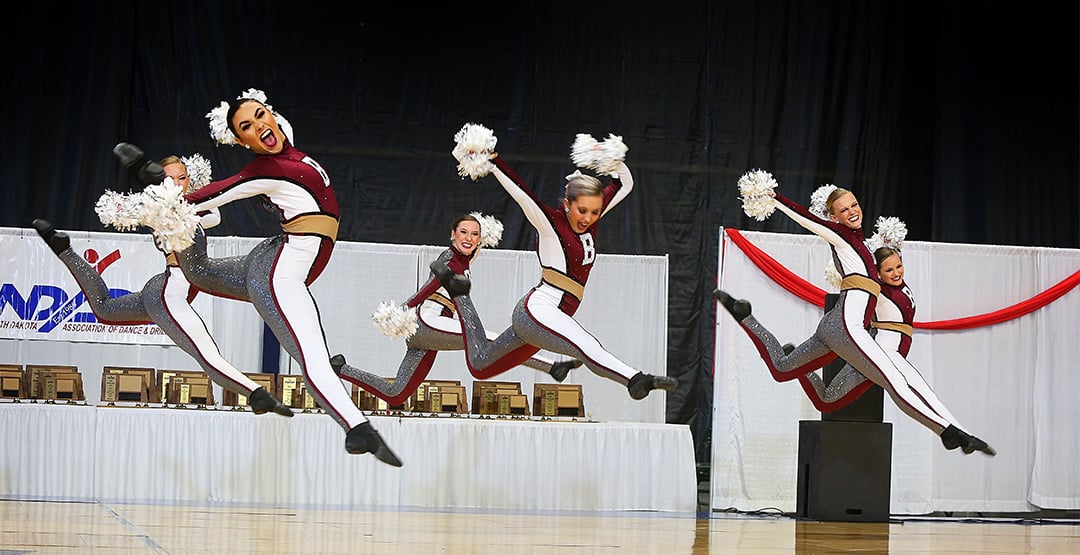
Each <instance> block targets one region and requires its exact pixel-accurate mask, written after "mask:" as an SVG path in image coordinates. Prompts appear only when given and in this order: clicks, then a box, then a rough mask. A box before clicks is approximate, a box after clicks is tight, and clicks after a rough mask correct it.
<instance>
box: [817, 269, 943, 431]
mask: <svg viewBox="0 0 1080 555" xmlns="http://www.w3.org/2000/svg"><path fill="white" fill-rule="evenodd" d="M914 322H915V297H914V296H913V295H912V294H911V289H909V288H908V286H907V284H906V283H901V284H900V285H899V286H897V285H889V284H882V285H881V293H880V294H879V295H878V298H877V307H876V308H875V309H874V321H873V322H871V323H870V326H871V328H872V334H873V335H874V339H875V340H876V341H877V343H878V345H881V347H882V348H883V349H885V352H886V353H888V354H889V356H890V358H892V359H894V362H895V363H896V367H897V370H898V371H899V372H900V375H901V376H903V378H904V379H903V381H902V382H898V383H896V384H895V387H896V388H897V390H898V391H902V389H903V388H907V389H908V390H910V391H911V392H912V394H914V395H916V396H918V397H921V398H922V399H923V400H924V401H925V402H926V405H927V406H928V407H930V408H931V409H932V410H933V411H934V412H936V413H937V414H938V415H939V416H940V417H941V418H943V419H945V420H947V421H948V422H950V423H952V424H955V425H957V426H960V423H959V421H958V420H957V419H956V417H954V416H953V415H952V413H951V412H949V409H948V408H946V407H945V404H944V403H942V402H941V399H939V398H938V396H937V394H936V393H934V390H933V389H932V388H931V387H930V384H928V383H926V378H924V377H923V376H922V373H920V372H919V371H918V369H916V368H915V367H913V366H911V365H910V364H907V363H906V359H907V355H908V352H909V351H910V350H911V338H912V333H913V332H914V328H913V325H914ZM896 355H898V356H896ZM900 360H903V361H904V363H900V362H899V361H900ZM799 379H800V381H802V380H808V381H809V384H808V385H810V389H807V388H806V386H805V385H804V387H803V389H804V390H805V391H806V393H807V396H809V397H810V401H811V402H812V403H813V404H814V406H815V407H817V408H818V410H821V411H822V412H827V411H832V410H836V409H838V408H840V407H843V406H844V405H847V404H849V403H851V402H852V401H854V400H855V399H857V398H858V397H859V395H861V394H862V393H863V392H865V391H866V389H867V388H869V386H870V384H871V383H872V382H870V381H869V380H868V379H867V377H866V376H864V375H863V374H861V373H860V372H859V371H858V369H856V368H855V367H853V366H851V365H850V364H845V365H844V367H843V368H841V369H840V371H838V372H837V373H836V376H834V377H833V380H832V381H830V382H829V384H828V386H824V385H823V383H822V381H821V378H820V377H819V376H818V375H817V374H807V375H806V376H805V377H800V378H799Z"/></svg>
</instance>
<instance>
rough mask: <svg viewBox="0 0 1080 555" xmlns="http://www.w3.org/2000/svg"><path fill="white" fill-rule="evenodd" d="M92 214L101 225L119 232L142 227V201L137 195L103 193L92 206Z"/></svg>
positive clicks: (113, 192)
mask: <svg viewBox="0 0 1080 555" xmlns="http://www.w3.org/2000/svg"><path fill="white" fill-rule="evenodd" d="M94 212H97V215H98V219H100V220H101V223H102V224H103V225H105V226H108V227H112V228H115V229H118V230H120V231H132V230H134V229H135V228H137V227H139V226H140V225H142V199H141V197H140V196H138V195H131V194H125V193H117V192H115V191H105V193H104V194H102V195H101V197H99V198H98V200H97V203H96V204H95V205H94Z"/></svg>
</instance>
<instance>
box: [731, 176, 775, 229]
mask: <svg viewBox="0 0 1080 555" xmlns="http://www.w3.org/2000/svg"><path fill="white" fill-rule="evenodd" d="M776 185H777V183H776V179H774V178H773V175H772V174H771V173H769V172H767V171H765V170H751V171H748V172H746V173H745V174H743V176H742V177H740V178H739V198H740V199H741V200H742V203H743V212H745V213H746V215H747V216H750V217H751V218H754V219H756V220H757V221H759V222H760V221H763V220H765V218H768V217H769V216H771V215H772V213H773V211H774V210H776V192H775V191H773V189H775V188H776Z"/></svg>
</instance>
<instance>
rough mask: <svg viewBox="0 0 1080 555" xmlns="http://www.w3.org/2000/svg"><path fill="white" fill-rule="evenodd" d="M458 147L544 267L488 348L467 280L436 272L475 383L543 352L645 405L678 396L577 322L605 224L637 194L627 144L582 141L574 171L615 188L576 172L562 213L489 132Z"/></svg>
mask: <svg viewBox="0 0 1080 555" xmlns="http://www.w3.org/2000/svg"><path fill="white" fill-rule="evenodd" d="M455 140H456V143H457V146H456V147H455V149H454V156H455V157H456V158H457V159H458V161H459V173H460V174H461V175H462V176H466V175H468V176H470V177H472V178H473V179H477V178H479V177H482V176H484V175H487V174H488V173H492V174H494V175H495V177H496V179H497V180H498V181H499V184H500V185H502V187H503V188H504V189H505V190H506V192H507V193H508V194H509V195H510V197H511V198H513V199H514V200H515V201H516V202H517V203H518V206H520V207H521V209H522V211H523V212H524V213H525V217H526V218H527V219H528V220H529V223H531V224H532V226H533V228H535V229H536V233H537V248H536V253H537V256H538V258H539V261H540V267H541V272H540V273H541V278H540V283H538V284H537V285H536V286H535V287H533V288H532V289H531V290H530V291H529V292H528V293H527V294H526V295H525V296H524V297H522V299H521V300H520V301H519V302H518V304H517V306H516V307H515V308H514V312H513V316H512V324H511V326H510V328H508V329H506V330H505V331H503V332H502V334H500V335H499V336H498V337H497V338H496V339H495V340H493V341H489V340H488V338H487V336H486V335H485V333H484V328H483V325H482V323H481V321H480V317H479V314H477V312H476V308H475V307H474V306H473V304H472V300H471V299H470V298H469V295H468V292H469V282H468V279H467V278H466V277H465V276H460V275H458V274H455V273H454V271H453V270H452V269H451V268H449V267H448V266H447V265H446V264H440V263H438V261H436V263H435V264H432V270H433V271H434V273H435V275H436V277H438V278H439V280H440V281H441V282H442V284H443V286H444V287H445V288H446V290H447V291H448V293H449V294H450V295H451V297H452V298H453V300H454V304H455V305H456V306H457V309H458V313H459V314H460V315H461V322H462V327H463V331H464V333H465V341H466V343H465V352H466V359H467V360H468V363H469V369H470V371H472V373H473V375H474V376H477V377H479V378H481V379H487V378H490V377H492V376H494V375H497V374H499V373H502V372H505V371H506V370H508V369H509V368H512V367H513V366H516V365H517V364H519V363H520V362H521V361H522V360H524V359H525V358H526V357H528V356H531V355H532V354H533V353H535V352H536V351H537V350H538V349H546V350H548V351H551V352H554V353H560V354H563V355H567V356H572V357H574V358H576V359H578V360H581V361H582V362H583V363H584V365H585V366H586V367H587V368H588V369H589V370H591V371H592V372H593V373H595V374H597V375H598V376H601V377H604V378H608V379H610V380H613V381H615V382H617V383H620V384H622V385H624V386H626V387H627V391H628V392H629V394H630V396H631V397H632V398H634V399H644V398H645V397H646V396H648V394H649V392H650V391H652V390H653V389H662V390H668V391H670V390H673V389H675V386H676V385H677V382H676V381H675V379H674V378H671V377H668V376H654V375H651V374H645V373H644V372H641V371H638V370H636V369H634V368H632V367H630V366H629V365H627V364H626V363H624V362H623V361H621V360H619V359H618V358H617V357H615V356H614V355H613V354H611V353H610V352H608V351H607V350H606V349H604V347H603V345H601V344H600V342H599V341H598V340H597V339H596V337H594V336H593V335H592V334H591V333H589V332H588V331H587V330H586V329H585V328H583V327H582V326H581V324H579V323H578V322H577V320H575V319H574V313H575V312H576V311H577V309H578V306H579V305H580V303H581V300H582V297H583V295H584V293H585V284H586V282H587V281H588V279H589V272H590V271H591V270H592V265H593V263H594V262H595V261H596V254H597V243H596V237H597V229H598V226H599V221H600V218H601V217H603V216H604V215H606V214H607V213H608V211H610V210H611V209H612V208H614V207H615V206H616V205H618V204H619V203H620V202H621V201H622V200H623V199H625V198H626V196H627V195H629V194H630V191H631V190H632V189H633V185H634V181H633V177H632V176H631V174H630V169H629V168H628V167H627V166H626V164H625V163H623V158H624V156H625V153H626V150H627V149H626V146H625V145H624V144H623V143H622V139H621V138H619V137H616V136H614V135H612V136H609V138H608V139H607V140H605V141H604V142H603V143H600V142H597V141H596V140H595V139H593V138H592V137H590V136H588V135H584V134H581V135H578V138H577V140H576V141H575V143H574V146H573V148H572V158H573V159H574V160H575V163H577V164H578V165H579V166H582V167H585V168H586V169H590V170H593V171H596V172H597V173H599V174H603V175H611V176H612V180H611V182H610V184H608V185H607V186H606V187H604V186H602V185H601V183H600V180H598V179H597V178H595V177H592V176H588V175H585V174H582V173H581V172H580V171H576V172H574V173H573V174H571V175H569V176H567V181H566V188H565V195H564V197H563V199H562V202H561V203H560V206H559V207H558V208H553V207H549V206H546V205H544V204H543V203H542V202H541V201H540V199H539V198H538V197H537V196H536V194H535V193H534V192H533V191H532V189H530V188H529V187H528V186H527V185H525V182H524V181H523V180H522V179H521V178H520V177H518V176H517V174H515V173H514V172H513V171H512V170H511V169H510V168H509V166H507V165H506V163H505V162H503V160H502V158H500V157H499V156H498V154H497V153H496V152H495V144H496V139H495V137H494V135H493V134H492V133H491V131H490V130H488V129H486V128H484V127H482V126H479V125H476V124H467V125H465V126H464V127H462V129H461V130H460V131H458V133H457V135H456V136H455ZM462 278H464V279H462Z"/></svg>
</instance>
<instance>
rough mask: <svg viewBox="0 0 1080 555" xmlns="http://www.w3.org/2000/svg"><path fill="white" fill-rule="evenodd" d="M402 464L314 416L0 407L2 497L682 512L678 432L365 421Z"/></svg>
mask: <svg viewBox="0 0 1080 555" xmlns="http://www.w3.org/2000/svg"><path fill="white" fill-rule="evenodd" d="M371 419H372V423H373V424H374V425H375V427H376V428H377V429H378V430H379V433H380V434H382V436H383V437H384V438H385V439H386V441H387V443H388V444H389V445H390V446H391V447H392V448H393V449H394V451H395V452H396V453H397V454H398V456H399V457H401V459H402V461H404V466H403V467H401V468H394V467H391V466H387V465H385V464H382V463H380V462H378V461H377V460H376V459H375V458H374V457H372V456H370V455H360V456H356V455H348V454H347V453H346V452H345V450H344V438H345V436H344V432H343V431H342V429H341V428H340V427H339V426H338V425H337V424H336V423H335V422H334V421H333V420H331V418H330V417H329V416H327V415H325V414H321V413H312V414H297V415H296V416H295V417H294V418H291V419H290V418H282V417H280V416H277V415H272V414H267V415H261V416H255V415H254V414H251V413H250V412H243V411H231V410H220V409H219V410H196V409H178V408H157V407H153V408H131V407H94V406H80V405H55V404H44V403H29V402H25V401H24V402H21V403H3V404H0V430H2V432H0V433H2V434H3V437H4V441H3V445H4V448H3V449H2V450H0V495H2V496H5V497H14V498H23V499H64V500H98V501H102V502H140V503H141V502H147V503H177V504H186V503H209V504H247V505H252V506H321V507H340V508H350V507H389V508H393V507H424V508H447V509H452V508H459V509H511V510H530V511H534V510H535V511H669V512H685V513H693V512H694V511H695V510H696V508H697V478H696V465H695V458H694V449H693V441H692V439H691V436H690V430H689V428H688V427H686V426H683V425H671V424H651V423H640V422H573V421H570V422H567V421H537V420H522V419H481V418H476V417H471V418H470V417H449V416H443V415H440V416H438V417H415V416H408V417H391V416H372V417H371Z"/></svg>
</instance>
